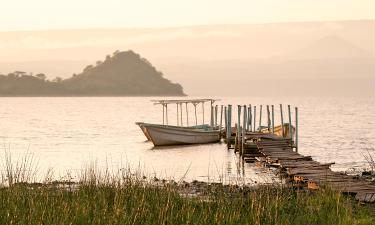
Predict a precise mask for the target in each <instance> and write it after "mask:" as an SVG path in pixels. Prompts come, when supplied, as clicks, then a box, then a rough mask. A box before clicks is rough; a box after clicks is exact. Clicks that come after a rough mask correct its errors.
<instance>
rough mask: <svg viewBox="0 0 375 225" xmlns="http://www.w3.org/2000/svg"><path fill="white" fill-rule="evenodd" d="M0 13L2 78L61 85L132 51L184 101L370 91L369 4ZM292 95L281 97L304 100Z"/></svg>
mask: <svg viewBox="0 0 375 225" xmlns="http://www.w3.org/2000/svg"><path fill="white" fill-rule="evenodd" d="M2 9H3V13H2V14H1V15H0V21H6V22H5V23H0V74H8V73H10V72H13V71H16V70H20V71H25V72H32V73H34V74H35V73H45V74H46V75H47V77H48V78H49V79H53V78H55V77H62V78H68V77H71V76H72V74H79V73H80V72H82V70H83V69H84V68H85V67H86V66H87V65H90V64H92V65H94V64H95V63H96V62H97V61H102V60H104V58H105V57H106V55H108V54H112V53H113V52H114V51H116V50H120V51H127V50H133V51H135V52H137V53H138V54H140V55H141V56H142V57H143V58H146V59H147V60H148V61H150V62H151V63H152V65H153V66H155V67H156V69H157V70H159V71H161V72H162V73H163V74H164V77H166V78H167V79H169V80H171V81H173V82H176V83H180V84H181V85H182V86H183V87H184V89H185V91H186V93H188V94H190V95H247V94H248V93H247V92H246V91H244V90H246V88H247V86H249V84H253V83H254V82H258V83H261V84H262V85H267V86H269V87H270V88H268V89H270V90H267V95H280V94H281V93H282V94H288V92H289V91H285V90H281V89H280V88H278V86H284V87H288V89H291V88H292V87H295V86H308V87H309V88H308V89H309V90H310V89H311V90H310V91H309V94H308V95H321V94H322V93H324V94H327V95H334V96H336V95H342V94H345V95H362V94H364V95H366V96H367V95H370V96H373V95H374V94H375V93H374V91H372V88H371V87H368V85H367V83H368V81H369V80H370V81H371V82H372V81H373V80H374V81H375V66H374V63H373V62H374V61H375V43H374V42H373V38H374V37H375V14H374V13H373V11H374V9H375V2H373V1H369V0H365V1H361V3H358V2H357V1H345V2H343V1H339V0H332V1H323V0H317V1H314V2H307V1H297V0H288V1H278V0H267V1H262V2H259V1H254V0H250V1H243V0H234V1H231V2H217V1H211V0H209V1H204V2H201V1H195V0H193V1H179V2H175V1H171V0H163V1H161V2H160V1H159V2H150V1H144V0H141V1H137V2H129V1H118V0H109V1H107V2H105V3H104V2H96V1H79V2H76V1H73V0H67V1H64V2H58V3H56V2H49V1H46V0H36V1H33V2H25V3H22V6H21V7H20V4H19V2H18V1H12V2H8V3H6V4H4V6H3V7H2ZM15 11H17V13H15ZM47 18H48V19H47ZM311 80H313V81H314V82H309V81H311ZM353 81H354V82H353ZM235 82H239V83H238V84H236V85H237V86H236V88H235V87H234V86H235V84H234V83H235ZM371 82H370V83H371ZM321 83H325V85H321ZM228 84H229V85H232V87H231V88H228ZM354 84H355V85H354ZM322 86H327V87H326V89H327V90H320V89H321V87H322ZM271 87H272V88H271ZM257 88H258V89H259V90H258V89H253V91H254V92H255V93H257V94H261V93H263V91H262V90H263V89H262V88H261V87H260V86H257ZM348 88H349V89H350V90H349V91H348ZM297 89H298V88H293V90H295V93H293V92H292V93H289V94H296V95H305V94H306V92H304V90H299V89H298V91H297ZM314 90H315V91H314ZM263 94H266V93H263Z"/></svg>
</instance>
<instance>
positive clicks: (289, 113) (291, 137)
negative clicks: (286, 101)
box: [288, 105, 293, 142]
mask: <svg viewBox="0 0 375 225" xmlns="http://www.w3.org/2000/svg"><path fill="white" fill-rule="evenodd" d="M288 117H289V127H288V128H289V137H290V139H292V142H293V136H292V112H291V111H290V105H288Z"/></svg>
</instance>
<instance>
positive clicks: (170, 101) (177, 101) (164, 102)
mask: <svg viewBox="0 0 375 225" xmlns="http://www.w3.org/2000/svg"><path fill="white" fill-rule="evenodd" d="M151 101H152V102H154V104H155V105H159V104H161V105H167V104H182V103H192V104H194V105H196V104H199V103H205V102H211V104H213V103H214V102H216V101H219V99H211V98H203V99H162V100H151Z"/></svg>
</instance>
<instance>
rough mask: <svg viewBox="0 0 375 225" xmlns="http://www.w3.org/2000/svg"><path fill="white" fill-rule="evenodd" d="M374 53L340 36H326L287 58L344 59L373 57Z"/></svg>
mask: <svg viewBox="0 0 375 225" xmlns="http://www.w3.org/2000/svg"><path fill="white" fill-rule="evenodd" d="M372 57H374V55H373V54H372V53H371V52H369V51H366V50H364V49H362V48H360V47H358V46H356V45H354V44H352V43H351V42H349V41H346V40H344V39H343V38H341V37H339V36H336V35H335V36H326V37H323V38H320V39H319V40H317V41H314V42H313V43H311V44H309V45H307V46H306V47H304V48H302V49H301V50H299V51H297V52H296V53H294V54H293V55H290V56H289V57H288V56H287V58H289V59H299V60H301V59H319V60H325V59H343V58H356V59H365V58H372Z"/></svg>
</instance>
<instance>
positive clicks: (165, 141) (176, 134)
mask: <svg viewBox="0 0 375 225" xmlns="http://www.w3.org/2000/svg"><path fill="white" fill-rule="evenodd" d="M143 126H144V127H145V128H146V129H147V133H148V134H149V136H150V139H151V141H152V143H153V144H154V146H165V145H187V144H205V143H213V142H218V141H220V131H219V130H208V131H207V130H203V129H191V128H188V129H186V128H183V127H169V126H165V125H154V124H143Z"/></svg>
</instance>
